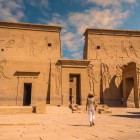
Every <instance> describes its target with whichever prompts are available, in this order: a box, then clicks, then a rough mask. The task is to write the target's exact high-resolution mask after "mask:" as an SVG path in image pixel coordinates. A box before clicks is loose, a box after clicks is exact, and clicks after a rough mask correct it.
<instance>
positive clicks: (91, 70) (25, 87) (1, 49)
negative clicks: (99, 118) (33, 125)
mask: <svg viewBox="0 0 140 140" xmlns="http://www.w3.org/2000/svg"><path fill="white" fill-rule="evenodd" d="M60 32H61V27H59V26H49V25H40V24H27V23H10V22H0V105H1V106H36V105H38V104H42V105H45V104H50V105H64V106H69V105H70V104H72V103H73V104H78V105H85V104H86V99H87V95H88V93H89V91H92V92H93V93H94V95H95V97H96V99H97V102H98V103H101V104H107V105H109V106H122V105H123V106H126V107H138V108H139V107H140V31H129V30H111V29H86V31H85V33H84V36H85V45H84V53H83V60H70V59H63V58H62V56H61V36H60Z"/></svg>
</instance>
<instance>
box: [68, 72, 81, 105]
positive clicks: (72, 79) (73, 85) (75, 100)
mask: <svg viewBox="0 0 140 140" xmlns="http://www.w3.org/2000/svg"><path fill="white" fill-rule="evenodd" d="M80 85H81V83H80V75H79V74H78V75H76V74H70V76H69V101H70V104H78V105H80V104H81V93H80Z"/></svg>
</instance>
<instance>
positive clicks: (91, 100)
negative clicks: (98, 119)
mask: <svg viewBox="0 0 140 140" xmlns="http://www.w3.org/2000/svg"><path fill="white" fill-rule="evenodd" d="M96 107H97V104H96V101H95V97H94V95H93V93H92V92H89V94H88V97H87V102H86V111H87V108H88V115H89V121H90V126H93V125H95V123H94V120H95V111H96Z"/></svg>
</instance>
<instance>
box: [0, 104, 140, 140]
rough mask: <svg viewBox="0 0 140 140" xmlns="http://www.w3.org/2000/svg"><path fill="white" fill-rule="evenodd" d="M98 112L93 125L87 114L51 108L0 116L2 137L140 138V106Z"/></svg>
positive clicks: (29, 139)
mask: <svg viewBox="0 0 140 140" xmlns="http://www.w3.org/2000/svg"><path fill="white" fill-rule="evenodd" d="M110 110H112V114H96V124H95V126H94V127H89V122H88V116H87V114H86V113H83V114H76V113H71V111H70V110H69V109H68V108H66V107H51V106H49V107H47V108H46V114H17V115H0V140H121V139H122V140H140V109H136V108H131V109H130V108H110Z"/></svg>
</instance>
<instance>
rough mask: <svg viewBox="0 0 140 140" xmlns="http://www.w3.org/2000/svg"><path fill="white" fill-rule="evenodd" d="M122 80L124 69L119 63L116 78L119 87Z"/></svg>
mask: <svg viewBox="0 0 140 140" xmlns="http://www.w3.org/2000/svg"><path fill="white" fill-rule="evenodd" d="M121 81H122V70H121V68H120V66H119V65H117V66H116V78H115V85H116V86H117V88H118V87H119V85H120V84H121Z"/></svg>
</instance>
